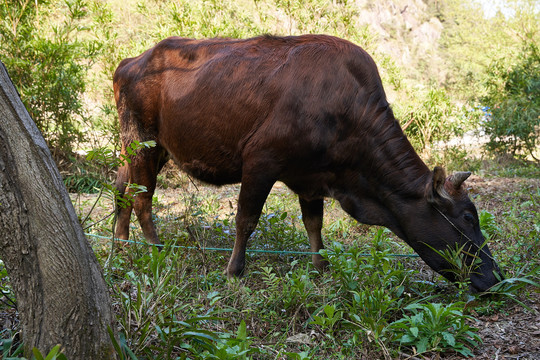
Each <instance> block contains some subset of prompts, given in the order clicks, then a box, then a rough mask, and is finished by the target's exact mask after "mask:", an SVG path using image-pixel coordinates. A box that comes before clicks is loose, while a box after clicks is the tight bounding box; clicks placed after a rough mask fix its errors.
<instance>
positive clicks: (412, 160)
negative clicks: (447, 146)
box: [368, 107, 431, 198]
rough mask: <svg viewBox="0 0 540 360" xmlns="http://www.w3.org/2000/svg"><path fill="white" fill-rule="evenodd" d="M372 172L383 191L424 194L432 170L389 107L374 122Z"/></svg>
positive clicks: (408, 196)
mask: <svg viewBox="0 0 540 360" xmlns="http://www.w3.org/2000/svg"><path fill="white" fill-rule="evenodd" d="M372 124H373V126H372V127H371V129H370V130H371V132H372V134H370V137H371V139H373V140H372V141H373V143H372V147H371V149H370V150H369V151H368V154H371V162H370V165H371V166H370V170H369V171H370V172H372V174H374V175H375V176H374V181H375V182H374V183H373V185H374V186H375V187H376V188H377V191H378V192H379V193H380V194H381V195H382V194H386V196H390V195H398V196H402V197H405V198H418V197H423V196H424V194H425V188H426V184H427V183H428V181H430V179H431V171H430V170H429V168H428V167H427V166H426V164H425V163H424V162H423V161H422V159H420V157H419V156H418V154H417V153H416V151H415V150H414V148H413V147H412V145H411V143H410V142H409V140H408V139H407V137H406V136H405V134H404V133H403V130H402V129H401V127H400V125H399V123H398V122H397V120H396V119H395V117H394V115H393V113H392V110H391V109H390V108H389V107H388V108H387V109H386V110H385V111H383V112H381V113H380V115H379V116H377V117H376V119H375V121H373V122H372Z"/></svg>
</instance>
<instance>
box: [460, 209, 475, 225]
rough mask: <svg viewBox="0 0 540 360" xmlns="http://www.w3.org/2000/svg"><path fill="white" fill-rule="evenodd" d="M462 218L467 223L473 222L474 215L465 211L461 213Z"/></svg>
mask: <svg viewBox="0 0 540 360" xmlns="http://www.w3.org/2000/svg"><path fill="white" fill-rule="evenodd" d="M463 219H465V221H467V222H468V223H471V224H472V223H474V216H473V214H471V213H468V212H466V213H465V214H463Z"/></svg>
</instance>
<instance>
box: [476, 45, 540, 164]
mask: <svg viewBox="0 0 540 360" xmlns="http://www.w3.org/2000/svg"><path fill="white" fill-rule="evenodd" d="M512 61H513V63H510V64H508V62H507V60H506V58H505V59H499V60H497V61H495V62H494V63H493V64H492V65H491V66H490V68H489V69H488V79H487V81H486V88H487V94H486V95H485V96H484V97H483V99H482V102H483V103H484V104H486V105H487V106H489V110H490V111H487V112H486V116H485V123H484V128H485V131H486V134H487V135H489V142H488V143H487V145H486V146H487V150H488V151H490V152H494V153H499V154H501V153H510V154H511V155H512V156H514V157H516V156H518V157H519V156H524V155H525V156H526V155H530V156H531V157H533V158H534V159H535V160H536V161H539V159H538V158H537V157H536V155H535V151H536V148H537V146H538V145H539V144H540V142H539V140H538V139H539V136H540V53H539V51H538V47H537V45H536V44H535V43H534V42H533V41H532V40H529V41H527V42H526V43H525V44H524V46H523V49H522V51H521V52H520V53H519V54H517V56H516V57H515V59H513V60H512Z"/></svg>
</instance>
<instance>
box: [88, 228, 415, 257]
mask: <svg viewBox="0 0 540 360" xmlns="http://www.w3.org/2000/svg"><path fill="white" fill-rule="evenodd" d="M85 235H86V236H92V237H96V238H100V239H109V240H110V239H111V238H110V237H108V236H101V235H96V234H88V233H85ZM114 240H116V241H121V242H125V243H130V244H140V245H147V246H165V245H161V244H149V243H146V242H141V241H134V240H124V239H118V238H114ZM171 247H172V248H181V249H197V250H198V249H201V248H200V247H197V246H182V245H171ZM203 249H204V250H210V251H232V250H233V249H232V248H213V247H207V248H203ZM246 252H249V253H264V254H281V255H316V254H319V253H318V252H311V251H286V250H259V249H247V250H246ZM357 256H364V257H368V256H371V254H358V255H357ZM387 256H391V257H409V258H415V257H419V255H417V254H387Z"/></svg>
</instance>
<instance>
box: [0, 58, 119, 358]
mask: <svg viewBox="0 0 540 360" xmlns="http://www.w3.org/2000/svg"><path fill="white" fill-rule="evenodd" d="M0 170H1V171H0V234H1V235H0V258H1V259H2V260H3V261H4V263H5V266H6V268H7V271H8V274H9V277H10V279H11V285H12V287H13V290H14V292H15V296H16V298H17V304H18V311H19V314H20V322H21V325H22V339H23V342H24V348H25V356H26V357H28V358H30V354H31V350H32V348H33V347H36V348H38V349H39V350H40V351H41V352H42V353H44V354H47V353H48V352H49V351H50V349H51V348H52V347H53V346H55V345H57V344H60V345H61V346H62V349H63V351H64V354H65V355H66V356H67V357H68V358H69V359H70V360H75V359H110V358H113V356H114V355H113V347H112V343H111V340H110V338H109V335H108V332H107V326H111V328H114V326H113V325H112V324H113V314H112V310H111V306H110V300H109V293H108V289H107V286H106V283H105V281H104V279H103V275H102V273H101V270H100V267H99V264H98V262H97V259H96V257H95V255H94V253H93V251H92V249H91V247H90V245H89V244H88V242H87V240H86V238H85V236H84V233H83V230H82V228H81V225H80V224H79V221H78V219H77V215H76V214H75V210H74V208H73V205H72V204H71V201H70V199H69V196H68V193H67V191H66V188H65V187H64V184H63V183H62V179H61V177H60V173H59V172H58V169H57V167H56V164H55V163H54V161H53V159H52V157H51V154H50V152H49V149H48V148H47V145H46V143H45V140H44V139H43V137H42V136H41V133H40V132H39V130H38V129H37V127H36V126H35V124H34V122H33V121H32V119H31V118H30V115H29V114H28V112H27V111H26V109H25V107H24V105H23V104H22V102H21V100H20V98H19V95H18V93H17V91H16V90H15V88H14V86H13V84H12V82H11V79H10V78H9V76H8V74H7V71H6V70H5V67H4V64H2V62H0Z"/></svg>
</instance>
